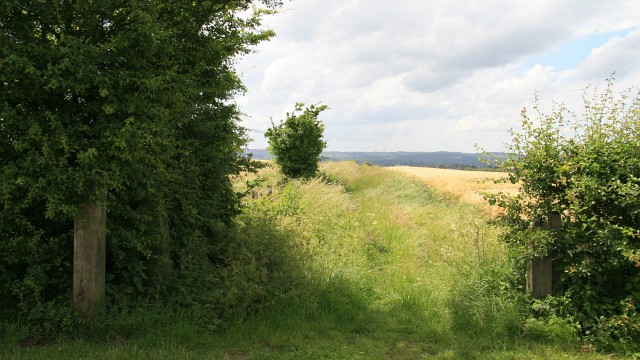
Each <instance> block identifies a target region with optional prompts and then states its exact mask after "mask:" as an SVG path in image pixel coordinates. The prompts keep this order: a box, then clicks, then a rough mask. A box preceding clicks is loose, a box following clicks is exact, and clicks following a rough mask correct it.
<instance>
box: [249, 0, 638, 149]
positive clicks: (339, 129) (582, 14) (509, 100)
mask: <svg viewBox="0 0 640 360" xmlns="http://www.w3.org/2000/svg"><path fill="white" fill-rule="evenodd" d="M285 8H286V9H288V10H285V11H283V13H281V14H278V15H276V16H273V17H272V18H270V19H267V20H266V23H267V24H268V25H269V26H271V27H272V28H273V29H274V30H276V32H277V34H278V36H277V37H276V38H274V39H273V40H272V41H271V42H269V43H264V44H261V45H260V46H259V47H258V51H259V52H258V53H256V54H251V55H249V56H247V57H246V58H245V59H243V60H242V61H241V62H240V64H239V69H240V70H241V72H243V79H244V81H245V84H246V86H247V87H248V90H249V92H248V94H247V95H246V96H245V97H243V98H241V99H239V104H240V106H241V109H242V110H243V111H245V112H246V113H247V114H248V115H249V116H250V117H249V118H248V119H247V121H246V122H245V124H244V125H245V126H246V127H249V128H253V129H256V130H258V131H264V130H265V129H266V128H267V127H268V126H269V125H270V122H269V118H270V117H273V118H275V119H281V118H282V117H283V116H284V113H285V112H286V111H291V110H292V108H293V105H294V104H295V103H296V102H298V101H303V102H306V103H316V102H323V103H325V104H327V105H329V106H330V107H331V109H330V110H328V111H326V112H324V113H323V114H322V116H321V118H322V119H323V120H324V122H325V128H326V138H327V141H328V145H329V149H330V150H370V151H394V150H398V151H399V150H405V151H435V150H451V151H474V148H473V144H474V143H479V144H481V145H482V142H484V141H486V142H487V143H488V144H491V146H494V145H495V144H501V143H502V142H504V141H505V139H506V138H507V129H509V128H511V127H514V126H517V125H518V119H519V113H520V109H521V108H522V107H524V106H530V105H531V103H532V98H533V92H534V91H536V90H537V91H538V92H539V93H540V98H541V105H542V108H543V109H545V106H547V105H548V104H549V103H550V102H551V100H552V99H557V100H560V101H566V102H567V103H568V104H572V105H576V106H579V105H580V99H581V89H582V88H584V87H586V86H587V85H588V84H595V85H601V84H602V81H603V80H604V79H605V78H606V77H608V76H609V75H610V74H611V73H612V72H613V71H616V74H617V75H616V78H617V83H619V84H620V85H623V86H629V85H633V84H635V85H640V68H639V67H638V65H636V63H637V59H638V58H640V2H639V1H636V0H620V1H616V2H612V1H609V2H603V1H598V0H564V1H557V0H553V1H552V0H541V1H536V2H532V1H528V0H527V1H524V0H518V1H507V0H487V1H482V2H468V1H450V0H446V1H445V0H432V1H429V2H426V1H422V0H399V1H396V2H393V3H390V2H388V1H382V0H367V1H364V0H360V1H359V0H348V1H347V0H297V1H292V2H287V3H285ZM623 29H635V30H632V31H630V32H629V33H627V34H626V35H624V36H620V37H614V38H611V39H609V40H608V41H607V42H606V43H605V44H604V45H602V46H600V47H598V48H595V49H593V50H592V51H591V52H590V54H589V56H588V57H587V58H585V59H577V61H576V62H575V63H576V64H579V65H577V66H575V68H569V69H562V70H557V69H556V67H555V66H553V64H543V65H536V64H533V65H530V66H529V65H526V66H525V65H524V64H526V63H527V62H526V61H525V60H526V59H529V58H531V57H532V56H536V55H538V54H542V53H545V52H546V51H549V50H550V49H554V48H556V47H558V46H562V44H564V43H566V42H568V41H569V42H570V41H571V40H572V39H576V38H584V37H588V36H590V35H591V34H601V33H608V32H612V31H619V30H623ZM557 68H558V69H559V68H560V67H557ZM474 137H475V138H474ZM254 138H255V139H256V142H255V143H254V144H252V145H251V146H256V147H264V146H265V145H266V141H265V140H264V139H262V137H261V135H260V133H259V132H258V133H255V134H254ZM495 146H497V145H495ZM488 150H499V148H488Z"/></svg>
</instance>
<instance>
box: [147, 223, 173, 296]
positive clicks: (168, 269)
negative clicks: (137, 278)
mask: <svg viewBox="0 0 640 360" xmlns="http://www.w3.org/2000/svg"><path fill="white" fill-rule="evenodd" d="M156 224H157V225H158V230H159V231H160V239H159V242H158V244H157V245H156V246H155V248H154V249H153V253H152V255H151V261H150V263H149V270H150V274H149V275H150V278H149V281H150V282H151V284H152V285H154V286H155V285H161V284H164V283H166V282H167V281H168V280H169V279H171V278H172V277H173V263H172V261H171V252H170V244H169V241H170V239H171V233H170V229H169V217H168V216H167V214H165V213H160V214H158V215H157V216H156Z"/></svg>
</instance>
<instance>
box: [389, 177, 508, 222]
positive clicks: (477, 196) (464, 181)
mask: <svg viewBox="0 0 640 360" xmlns="http://www.w3.org/2000/svg"><path fill="white" fill-rule="evenodd" d="M387 169H388V170H392V171H398V172H401V173H404V174H407V175H411V176H414V177H417V178H419V179H421V180H422V181H424V182H425V183H427V184H428V185H429V186H432V187H433V188H435V189H437V190H438V191H442V192H445V193H447V194H450V195H452V196H454V197H456V198H457V199H458V200H460V201H462V202H465V203H468V204H473V205H478V206H481V207H482V208H483V209H485V210H486V211H487V212H489V213H490V214H492V215H496V214H498V212H499V208H498V207H497V206H490V205H489V204H488V203H487V201H486V200H484V198H483V197H482V194H481V193H483V192H489V193H498V192H505V193H508V194H512V195H515V194H517V193H518V184H511V183H498V184H496V183H495V180H497V179H499V178H502V177H505V176H506V175H507V174H506V173H503V172H495V171H468V170H453V169H439V168H424V167H413V166H393V167H388V168H387Z"/></svg>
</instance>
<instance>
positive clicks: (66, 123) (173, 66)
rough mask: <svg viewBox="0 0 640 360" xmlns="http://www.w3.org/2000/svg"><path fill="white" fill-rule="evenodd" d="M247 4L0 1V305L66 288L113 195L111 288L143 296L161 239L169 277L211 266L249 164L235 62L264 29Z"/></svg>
mask: <svg viewBox="0 0 640 360" xmlns="http://www.w3.org/2000/svg"><path fill="white" fill-rule="evenodd" d="M252 3H253V1H249V0H221V1H204V0H203V1H183V0H171V1H161V0H141V1H121V0H101V1H78V2H76V1H67V0H55V1H54V0H49V1H45V0H40V1H9V0H3V1H1V2H0V8H2V9H3V10H2V12H0V54H2V56H1V57H0V253H2V254H3V256H2V257H0V273H1V274H2V275H0V290H1V291H0V293H2V294H3V295H0V296H1V297H3V299H2V300H4V301H6V302H7V303H9V304H16V305H20V306H21V307H22V309H29V308H32V307H33V306H34V305H38V304H41V303H43V302H47V301H51V300H53V299H56V298H57V297H58V296H61V295H64V294H66V292H67V291H68V287H69V286H70V280H69V279H70V273H69V267H70V262H71V260H70V259H71V255H72V254H71V250H70V249H71V248H70V245H69V244H70V243H71V241H72V230H73V221H72V219H73V216H74V214H76V213H77V211H78V210H77V209H78V204H80V203H82V202H87V201H96V200H104V201H107V202H108V204H109V219H108V223H107V227H108V233H109V241H108V253H109V256H108V264H107V267H108V269H107V270H108V274H109V275H108V284H107V287H108V289H107V290H108V293H109V294H111V295H114V294H116V293H125V294H129V295H132V296H133V295H134V294H143V293H145V291H147V290H149V288H150V286H149V283H148V279H149V278H150V275H149V267H150V266H151V265H150V262H151V261H153V259H154V258H156V257H158V256H159V255H158V254H157V248H158V244H160V243H164V244H165V245H166V247H168V249H169V253H168V254H165V255H166V257H167V259H166V260H167V261H171V262H172V263H173V267H174V268H175V269H176V270H178V274H177V275H176V278H177V279H178V280H176V281H186V280H185V279H186V278H188V277H189V275H187V270H188V269H189V268H190V267H193V266H196V267H198V266H199V267H202V266H213V265H211V264H213V263H215V261H217V260H216V259H217V258H216V255H215V254H217V253H219V252H220V247H221V246H222V245H220V243H221V242H222V241H223V240H222V239H223V236H222V234H223V233H224V231H225V230H224V229H225V227H226V225H228V224H229V223H230V219H231V216H232V215H233V214H234V213H235V212H236V209H237V203H238V201H237V198H236V195H235V193H234V192H233V190H232V188H231V184H230V179H229V175H232V174H237V173H239V172H240V171H243V170H246V169H248V168H250V161H249V159H247V158H243V157H242V156H241V155H240V154H241V153H242V148H243V146H244V145H245V143H246V135H245V132H244V129H243V128H242V127H241V126H240V125H239V116H240V112H239V110H238V108H237V106H236V105H235V103H234V102H233V98H234V96H236V95H237V94H238V93H240V92H242V91H244V88H243V86H242V84H241V81H240V79H239V77H238V76H237V74H236V73H235V71H234V62H235V60H236V59H237V57H238V56H240V55H242V54H246V53H248V52H250V51H252V49H253V47H254V46H255V45H257V44H258V43H260V42H262V41H265V40H268V39H269V38H270V37H271V36H272V35H273V33H272V32H271V31H265V30H263V29H261V27H260V20H261V16H262V15H263V14H264V13H266V12H268V10H264V11H261V10H254V12H253V15H251V14H250V13H249V12H250V6H251V5H252ZM261 3H262V4H263V5H264V6H266V7H267V8H276V7H277V6H278V5H279V2H278V1H270V0H263V1H262V2H261ZM162 219H165V220H162ZM159 222H164V223H167V224H168V227H169V229H168V233H167V231H164V232H163V231H161V229H162V228H163V227H162V226H158V223H159ZM167 237H169V238H167ZM197 264H200V265H197ZM207 264H208V265H207ZM180 276H183V277H185V279H182V280H180ZM193 276H195V275H193ZM174 285H175V284H174ZM176 286H177V285H176ZM194 291H196V290H194Z"/></svg>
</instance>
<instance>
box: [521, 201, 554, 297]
mask: <svg viewBox="0 0 640 360" xmlns="http://www.w3.org/2000/svg"><path fill="white" fill-rule="evenodd" d="M542 228H543V229H548V230H554V231H555V233H556V236H559V235H560V229H561V228H562V222H561V219H560V213H557V212H553V213H550V214H549V222H548V223H547V224H546V225H544V226H542ZM552 259H553V254H548V255H547V256H545V257H543V258H540V259H532V260H529V261H528V262H527V279H526V280H527V292H530V293H531V295H532V296H533V297H534V298H535V299H542V298H544V297H546V296H547V295H551V294H552V293H553V288H554V277H555V276H554V271H553V260H552Z"/></svg>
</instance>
